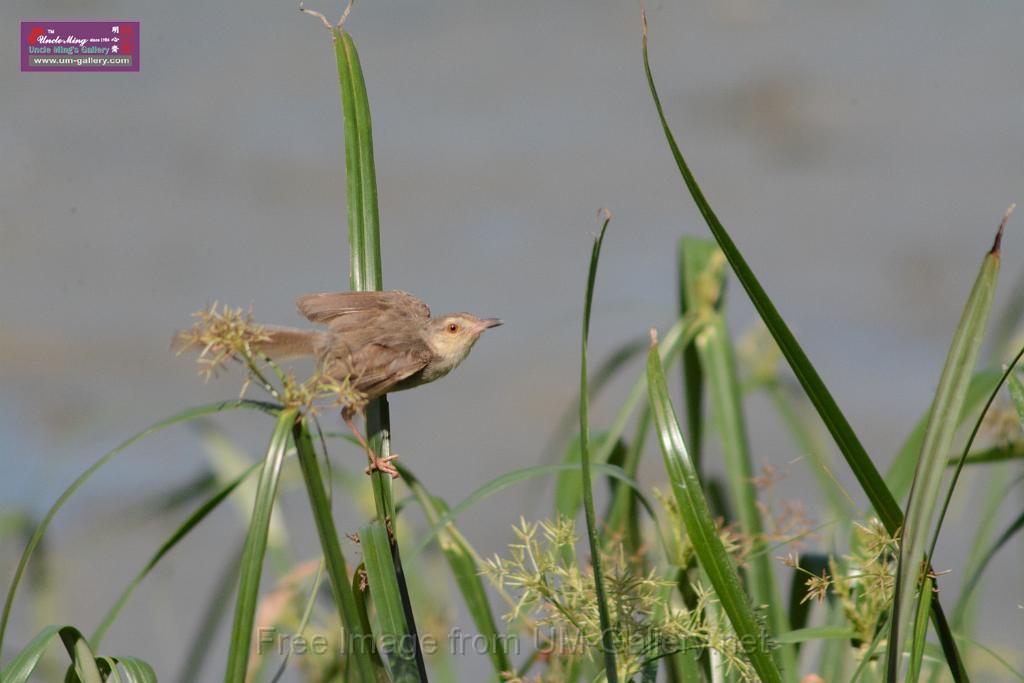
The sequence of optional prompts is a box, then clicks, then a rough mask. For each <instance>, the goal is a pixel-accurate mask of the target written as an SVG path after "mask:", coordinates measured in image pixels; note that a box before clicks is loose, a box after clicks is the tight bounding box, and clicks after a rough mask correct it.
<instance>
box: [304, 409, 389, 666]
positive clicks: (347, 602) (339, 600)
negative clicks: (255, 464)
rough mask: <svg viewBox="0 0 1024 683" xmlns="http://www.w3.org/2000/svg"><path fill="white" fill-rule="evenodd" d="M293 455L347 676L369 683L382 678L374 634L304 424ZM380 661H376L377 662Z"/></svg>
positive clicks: (307, 427)
mask: <svg viewBox="0 0 1024 683" xmlns="http://www.w3.org/2000/svg"><path fill="white" fill-rule="evenodd" d="M293 441H294V442H295V451H296V453H297V454H298V459H299V467H300V468H301V470H302V478H303V480H304V481H305V484H306V492H307V494H308V495H309V504H310V507H311V508H312V512H313V520H314V522H315V523H316V530H317V535H318V536H319V538H320V547H321V549H322V550H323V554H324V563H325V565H326V567H327V576H328V578H329V579H330V584H331V592H332V593H333V594H334V602H335V604H336V605H337V607H338V616H339V617H340V619H341V624H342V626H343V627H344V632H345V638H346V646H345V653H346V655H347V659H348V662H349V672H350V673H354V674H355V676H356V679H355V680H357V681H359V682H360V683H362V682H364V681H365V682H366V683H370V682H372V681H375V680H379V678H380V677H381V676H383V671H382V670H381V668H380V666H379V664H378V662H377V661H375V660H374V657H373V648H372V640H373V634H372V633H371V632H370V630H369V628H368V627H367V626H366V625H365V623H364V620H363V619H362V618H361V617H360V614H359V610H360V608H359V603H358V601H357V600H356V597H355V594H354V592H353V590H352V585H351V584H350V583H349V581H350V579H349V574H348V565H347V563H346V562H345V555H344V554H343V553H342V552H341V544H340V542H339V541H338V532H337V529H336V528H335V526H334V516H333V514H332V510H331V501H330V499H329V498H328V496H327V489H326V488H325V486H324V481H323V479H322V477H321V476H320V466H319V465H317V462H316V452H315V450H314V449H313V439H312V437H311V436H310V433H309V425H308V424H307V422H306V420H305V419H303V420H299V421H297V422H296V423H295V426H294V432H293ZM378 661H379V660H378Z"/></svg>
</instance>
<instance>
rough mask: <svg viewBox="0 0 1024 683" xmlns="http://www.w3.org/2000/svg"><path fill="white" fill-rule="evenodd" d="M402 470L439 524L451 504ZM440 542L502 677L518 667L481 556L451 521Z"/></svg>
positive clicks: (430, 517)
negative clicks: (486, 584)
mask: <svg viewBox="0 0 1024 683" xmlns="http://www.w3.org/2000/svg"><path fill="white" fill-rule="evenodd" d="M399 472H401V474H402V481H404V482H405V483H406V485H407V486H408V487H409V488H410V490H412V493H413V496H415V497H416V501H417V502H418V503H419V505H420V508H422V510H423V514H424V516H425V517H426V518H427V521H428V522H429V523H430V524H437V522H438V520H440V519H441V517H442V515H445V514H447V513H448V512H449V511H450V510H449V508H448V505H447V504H446V503H445V502H444V501H443V500H442V499H441V498H438V497H437V496H434V495H431V494H430V492H429V491H427V489H426V488H425V487H424V486H423V484H422V483H420V481H419V480H418V479H417V478H416V477H415V476H414V475H413V474H412V473H411V472H409V471H408V470H407V469H405V468H404V467H402V466H399ZM438 544H439V545H440V546H441V552H443V553H444V556H445V559H446V560H448V567H449V569H451V572H452V576H454V577H455V583H456V585H458V587H459V591H460V592H461V593H462V599H463V600H464V601H465V603H466V608H467V609H468V610H469V616H470V617H471V618H472V619H473V623H474V624H475V625H476V629H477V632H478V634H479V635H480V636H481V637H482V638H483V640H484V642H485V643H487V644H488V648H487V654H488V656H489V657H490V659H491V663H492V664H493V666H494V673H495V675H496V676H497V677H498V679H499V680H500V678H501V676H502V675H504V674H505V673H506V672H509V671H514V670H515V668H514V667H513V666H512V661H511V660H510V659H509V655H508V648H507V647H506V645H505V641H504V640H503V639H502V636H501V633H500V632H499V631H498V621H497V619H495V618H494V613H493V612H492V611H491V603H490V600H488V599H487V591H486V590H485V588H484V584H483V581H482V580H481V578H480V569H479V566H480V559H479V556H478V555H477V553H476V551H475V550H474V549H473V547H472V546H471V545H470V544H469V541H467V540H466V538H465V537H464V536H463V535H462V534H461V533H460V532H459V530H458V529H457V528H456V526H455V525H454V524H452V523H449V524H448V525H447V526H446V527H445V529H444V531H442V532H440V533H439V534H438Z"/></svg>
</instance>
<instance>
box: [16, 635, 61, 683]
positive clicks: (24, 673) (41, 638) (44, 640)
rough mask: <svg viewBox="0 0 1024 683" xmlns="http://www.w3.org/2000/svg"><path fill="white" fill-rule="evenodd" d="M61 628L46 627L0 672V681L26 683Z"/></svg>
mask: <svg viewBox="0 0 1024 683" xmlns="http://www.w3.org/2000/svg"><path fill="white" fill-rule="evenodd" d="M62 628H64V627H63V626H47V627H46V628H44V629H43V630H42V631H40V632H39V633H38V634H36V637H35V638H33V639H32V640H31V641H29V643H28V644H27V645H26V646H25V647H23V648H22V649H21V651H20V652H18V654H16V655H15V656H14V659H12V660H11V661H10V662H8V664H7V666H5V667H4V668H3V669H2V670H0V681H3V683H26V681H28V679H29V677H30V676H31V675H32V672H33V671H35V669H36V666H38V664H39V660H40V659H42V657H43V653H44V652H46V648H47V647H49V645H50V642H51V641H52V640H53V638H54V636H56V635H57V632H58V631H60V630H61V629H62Z"/></svg>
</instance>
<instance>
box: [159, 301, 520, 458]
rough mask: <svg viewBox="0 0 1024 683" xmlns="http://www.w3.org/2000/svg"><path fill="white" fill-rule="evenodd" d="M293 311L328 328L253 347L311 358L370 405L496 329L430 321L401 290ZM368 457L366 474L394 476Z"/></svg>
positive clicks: (269, 331) (271, 331) (279, 336)
mask: <svg viewBox="0 0 1024 683" xmlns="http://www.w3.org/2000/svg"><path fill="white" fill-rule="evenodd" d="M296 305H297V306H298V308H299V311H300V312H301V313H302V314H303V315H304V316H306V318H308V319H309V320H310V321H312V322H314V323H319V324H322V325H325V326H326V327H327V329H326V330H301V329H295V328H291V327H273V326H262V328H261V331H262V332H263V333H264V334H265V335H266V336H268V337H269V339H268V340H264V341H260V342H258V343H256V344H255V346H256V348H257V349H258V350H259V351H262V352H263V353H266V354H267V355H268V356H270V357H271V358H274V359H285V358H296V357H302V356H312V357H314V358H315V359H316V360H317V362H318V363H319V364H320V366H321V367H322V368H324V369H325V370H326V371H327V372H329V373H330V374H331V375H332V376H334V377H335V378H337V379H339V380H341V379H347V380H348V381H349V382H350V383H351V385H352V387H353V388H354V389H356V390H357V391H359V392H360V393H362V394H364V395H365V396H366V397H367V399H370V400H372V399H375V398H379V397H380V396H383V395H384V394H387V393H390V392H392V391H402V390H404V389H411V388H412V387H417V386H420V385H421V384H426V383H428V382H433V381H434V380H437V379H440V378H441V377H444V376H445V375H447V374H448V373H449V372H451V371H452V370H454V369H455V368H456V367H457V366H458V365H459V363H461V362H462V361H463V359H465V357H466V356H467V355H468V354H469V352H470V350H471V349H472V348H473V344H475V343H476V340H477V339H479V338H480V335H481V334H482V333H483V331H484V330H487V329H489V328H491V327H497V326H498V325H500V324H501V321H500V320H498V319H496V318H477V317H476V316H474V315H470V314H469V313H449V314H447V315H443V316H439V317H431V315H430V309H429V308H427V305H426V304H425V303H423V302H422V301H420V300H419V299H417V298H416V297H414V296H413V295H411V294H408V293H406V292H399V291H390V292H322V293H318V294H306V295H303V296H300V297H299V298H298V299H297V300H296ZM183 338H185V337H184V336H183V335H179V339H183ZM179 350H180V349H179ZM342 417H343V418H344V419H345V421H346V422H347V423H348V424H349V426H350V427H352V429H353V430H354V431H355V432H356V435H357V436H358V437H359V439H360V441H362V442H363V443H364V445H365V441H364V440H363V438H362V435H361V434H359V432H358V430H356V429H355V425H354V424H353V423H352V417H353V415H352V412H351V411H350V410H346V411H343V412H342ZM367 452H368V453H369V454H370V458H371V468H376V469H381V470H384V471H387V472H389V473H391V474H393V475H397V472H395V470H394V468H393V467H392V466H390V465H389V464H388V463H387V462H384V461H383V460H382V459H380V458H378V457H377V456H376V455H375V454H373V452H372V451H371V450H369V448H367Z"/></svg>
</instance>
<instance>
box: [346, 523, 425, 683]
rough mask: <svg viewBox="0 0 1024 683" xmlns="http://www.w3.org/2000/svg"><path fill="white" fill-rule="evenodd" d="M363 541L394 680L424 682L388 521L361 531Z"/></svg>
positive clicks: (372, 596) (383, 649) (398, 682)
mask: <svg viewBox="0 0 1024 683" xmlns="http://www.w3.org/2000/svg"><path fill="white" fill-rule="evenodd" d="M359 544H360V546H361V547H362V549H363V562H364V564H365V565H366V576H367V579H368V581H369V583H370V599H371V600H373V605H374V607H375V608H376V611H377V619H378V621H379V622H380V633H379V634H377V636H378V637H377V640H378V642H379V643H380V650H381V652H382V653H383V654H384V655H386V656H387V658H388V662H389V663H390V667H389V669H390V673H391V680H392V681H394V683H422V681H425V680H426V678H425V676H423V675H421V673H420V671H419V670H418V669H419V667H418V664H417V662H416V652H417V650H418V648H417V647H416V645H415V643H414V642H413V639H414V638H415V637H416V636H415V634H413V633H411V632H410V630H409V627H408V625H407V624H406V621H405V608H404V607H403V605H402V603H403V598H402V594H401V593H400V592H399V590H398V584H397V582H396V580H395V565H394V563H393V561H392V559H391V545H392V544H391V538H390V535H389V531H388V528H387V524H386V523H385V522H384V521H382V520H379V519H375V520H373V521H372V522H370V524H368V525H367V526H364V527H363V528H362V529H361V530H360V531H359Z"/></svg>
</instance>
